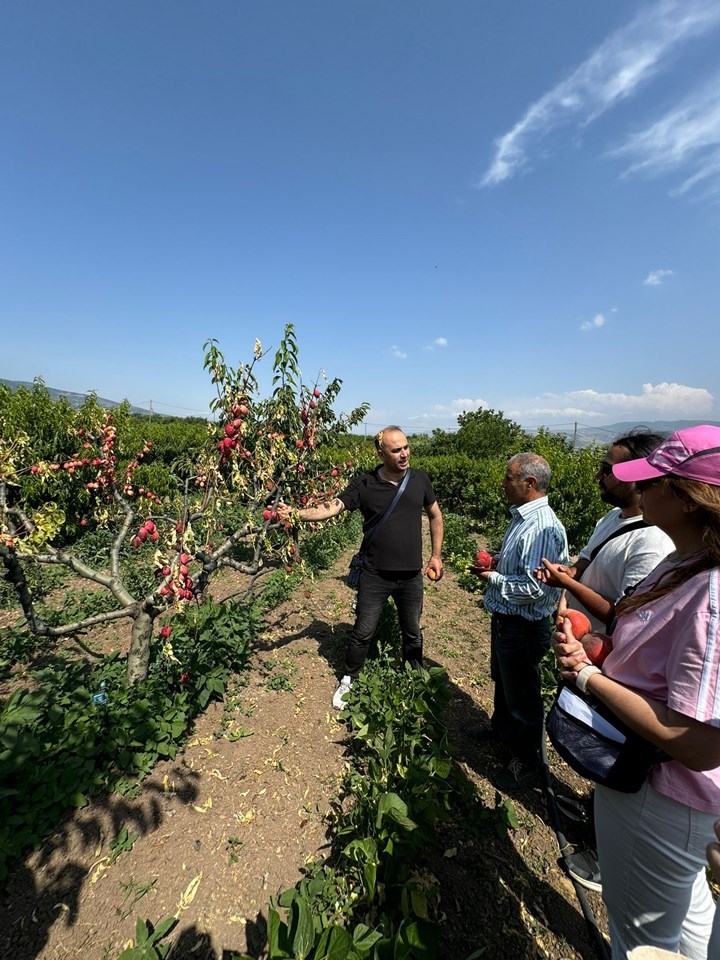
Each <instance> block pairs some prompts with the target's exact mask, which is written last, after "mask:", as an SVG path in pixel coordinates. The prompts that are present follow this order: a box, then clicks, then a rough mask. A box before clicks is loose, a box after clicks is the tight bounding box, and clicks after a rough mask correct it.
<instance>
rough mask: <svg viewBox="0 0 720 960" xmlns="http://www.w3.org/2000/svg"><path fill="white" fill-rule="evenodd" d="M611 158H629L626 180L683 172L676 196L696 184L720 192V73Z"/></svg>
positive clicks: (624, 145)
mask: <svg viewBox="0 0 720 960" xmlns="http://www.w3.org/2000/svg"><path fill="white" fill-rule="evenodd" d="M718 8H719V9H720V5H718ZM610 155H611V156H616V157H627V158H629V159H630V160H631V164H630V166H629V167H628V168H627V169H626V170H625V171H624V174H623V175H624V176H626V177H627V176H631V175H633V174H641V175H645V176H660V175H661V174H665V173H676V174H679V175H680V176H682V177H683V178H684V179H683V180H682V182H681V183H680V185H679V186H678V187H676V189H675V190H674V193H676V194H684V193H689V192H690V191H691V190H694V189H695V188H696V187H698V186H702V187H703V188H704V191H703V193H704V195H705V196H707V195H708V194H716V193H718V192H720V73H718V74H716V75H715V76H714V77H713V78H712V80H711V81H710V82H709V83H708V84H707V85H706V86H704V87H701V88H699V89H696V90H693V91H692V92H691V93H690V94H689V95H688V96H687V97H686V98H685V99H684V100H683V101H682V102H681V103H680V104H678V105H677V106H676V107H674V109H672V110H670V111H669V112H668V113H666V114H665V115H664V116H663V117H661V118H660V119H659V120H656V121H655V122H654V123H653V124H651V125H650V126H649V127H646V128H645V129H644V130H640V131H638V132H637V133H634V134H633V135H632V136H630V137H629V138H628V139H627V140H626V141H625V143H624V144H622V145H621V146H619V147H616V148H615V149H614V150H612V151H611V152H610ZM688 174H689V175H688Z"/></svg>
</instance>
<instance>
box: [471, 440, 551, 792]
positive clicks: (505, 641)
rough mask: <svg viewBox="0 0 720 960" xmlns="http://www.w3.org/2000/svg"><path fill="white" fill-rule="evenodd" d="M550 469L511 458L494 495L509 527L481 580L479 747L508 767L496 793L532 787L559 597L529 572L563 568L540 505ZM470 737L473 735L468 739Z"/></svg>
mask: <svg viewBox="0 0 720 960" xmlns="http://www.w3.org/2000/svg"><path fill="white" fill-rule="evenodd" d="M549 483H550V466H549V464H548V462H547V460H545V459H544V458H543V457H540V456H538V455H537V454H535V453H518V454H517V455H516V456H514V457H512V458H511V459H510V461H509V462H508V465H507V470H506V472H505V477H504V478H503V480H502V488H503V490H504V491H505V496H506V497H507V498H508V500H509V501H510V503H511V504H512V506H511V507H510V515H511V517H512V520H511V522H510V526H509V527H508V529H507V531H506V533H505V537H504V538H503V542H502V547H501V548H500V553H499V555H498V556H497V557H496V564H495V568H494V569H493V570H485V571H483V572H482V573H481V574H480V576H481V577H482V578H483V579H484V580H487V584H488V585H487V591H486V593H485V601H484V602H485V608H486V609H487V610H489V611H490V612H491V614H492V623H491V634H490V636H491V641H490V675H491V677H492V679H493V680H494V681H495V700H494V710H493V715H492V722H491V726H490V727H489V728H488V729H487V730H485V731H483V732H480V733H479V738H481V739H494V740H500V741H504V742H506V743H507V744H508V746H509V747H510V750H511V752H512V759H511V760H510V762H509V764H508V765H507V767H506V768H505V769H504V770H501V771H499V772H498V775H497V778H496V782H497V785H498V786H499V787H500V789H501V790H505V791H514V790H520V789H523V788H525V787H530V786H534V785H535V784H536V783H538V781H539V779H540V769H541V760H540V745H541V739H542V736H543V718H544V710H543V701H542V695H541V689H540V661H541V660H542V658H543V656H544V655H545V653H546V651H547V650H548V649H549V648H550V643H551V636H552V630H553V624H552V619H551V615H552V613H553V612H554V610H555V608H556V607H557V605H558V600H559V599H560V593H561V591H560V590H559V589H558V588H557V587H551V586H549V585H548V584H545V583H542V582H541V581H540V580H538V579H537V577H536V576H535V571H536V570H537V569H538V566H539V565H540V561H541V560H542V558H543V557H545V558H546V559H550V557H551V556H552V557H553V558H554V559H553V560H552V561H551V562H553V563H567V562H568V559H569V557H568V544H567V536H566V534H565V528H564V527H563V525H562V524H561V523H560V521H559V520H558V518H557V517H556V516H555V514H554V513H553V511H552V509H551V508H550V506H549V504H548V498H547V489H548V485H549ZM477 734H478V731H476V735H477Z"/></svg>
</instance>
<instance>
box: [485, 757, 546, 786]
mask: <svg viewBox="0 0 720 960" xmlns="http://www.w3.org/2000/svg"><path fill="white" fill-rule="evenodd" d="M541 771H542V768H541V767H538V766H530V765H529V764H527V763H523V762H522V760H520V758H519V757H513V758H512V760H511V761H510V763H509V764H508V765H507V767H505V769H504V770H498V772H497V773H496V774H495V783H496V784H497V786H498V787H499V788H500V789H501V790H503V791H504V792H505V793H514V792H515V791H516V790H525V789H526V787H535V786H537V785H538V784H539V783H540V774H541Z"/></svg>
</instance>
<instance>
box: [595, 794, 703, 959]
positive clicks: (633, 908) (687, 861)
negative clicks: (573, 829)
mask: <svg viewBox="0 0 720 960" xmlns="http://www.w3.org/2000/svg"><path fill="white" fill-rule="evenodd" d="M718 813H720V810H719V811H718ZM718 813H715V814H712V813H702V812H701V811H699V810H693V809H692V808H691V807H688V806H686V805H685V804H683V803H678V801H676V800H671V799H670V798H669V797H665V796H663V795H662V794H660V793H658V792H657V791H656V790H653V788H652V787H650V786H649V785H648V784H647V783H645V784H644V785H643V787H642V788H641V789H640V790H639V791H638V792H637V793H618V791H617V790H609V789H608V788H607V787H597V788H596V790H595V831H596V834H597V844H598V859H599V861H600V870H601V873H602V885H603V900H604V901H605V905H606V907H607V909H608V915H609V921H610V940H611V944H612V957H613V960H626V957H627V953H628V951H629V950H632V949H633V948H634V947H640V946H653V947H660V948H661V949H663V950H670V951H676V952H679V953H681V954H682V955H684V956H686V957H689V958H691V960H706V958H707V951H708V940H709V938H710V931H711V929H712V923H713V916H714V906H713V900H712V895H711V893H710V888H709V886H708V883H707V880H706V876H705V867H706V866H707V860H706V857H705V847H706V846H707V844H708V843H709V842H710V841H711V840H713V839H714V838H715V833H714V831H713V823H714V822H715V820H716V819H717V816H718Z"/></svg>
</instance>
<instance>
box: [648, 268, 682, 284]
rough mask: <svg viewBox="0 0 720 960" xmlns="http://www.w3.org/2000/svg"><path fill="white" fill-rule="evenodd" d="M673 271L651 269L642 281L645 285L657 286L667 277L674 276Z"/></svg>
mask: <svg viewBox="0 0 720 960" xmlns="http://www.w3.org/2000/svg"><path fill="white" fill-rule="evenodd" d="M674 273H675V271H674V270H651V271H650V273H649V274H648V275H647V276H646V277H645V279H644V280H643V283H644V284H645V286H646V287H659V286H660V284H661V283H664V282H665V279H666V278H667V277H672V276H674Z"/></svg>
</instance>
